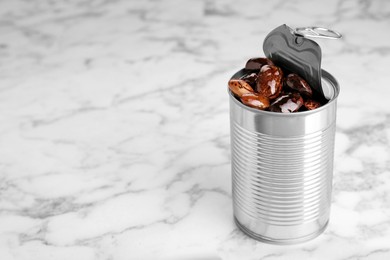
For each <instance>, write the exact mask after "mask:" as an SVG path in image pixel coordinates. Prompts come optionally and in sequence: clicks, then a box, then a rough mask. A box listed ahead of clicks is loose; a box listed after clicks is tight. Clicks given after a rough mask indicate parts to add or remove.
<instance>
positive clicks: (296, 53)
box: [263, 24, 326, 98]
mask: <svg viewBox="0 0 390 260" xmlns="http://www.w3.org/2000/svg"><path fill="white" fill-rule="evenodd" d="M263 51H264V54H265V55H266V56H267V58H269V59H271V60H272V61H273V62H274V63H275V64H276V65H278V66H280V67H282V68H284V69H287V70H289V71H293V72H294V73H297V74H298V75H300V76H301V77H302V78H304V79H305V80H306V81H307V83H308V84H309V85H310V86H311V87H312V88H313V89H314V90H315V91H317V92H318V93H319V94H320V95H322V96H323V97H325V98H326V93H324V91H323V89H322V85H321V57H322V54H321V48H320V46H319V45H318V44H317V43H316V42H315V41H312V40H310V39H307V38H306V37H304V36H303V35H302V34H298V33H296V32H295V30H293V29H292V28H290V27H288V26H287V25H285V24H284V25H281V26H279V27H277V28H275V29H274V30H272V31H271V32H270V33H269V34H268V35H267V37H266V38H265V39H264V43H263Z"/></svg>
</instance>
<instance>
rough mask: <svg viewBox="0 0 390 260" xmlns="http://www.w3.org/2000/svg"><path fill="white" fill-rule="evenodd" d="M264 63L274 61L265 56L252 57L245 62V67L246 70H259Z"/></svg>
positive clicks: (270, 63) (267, 63) (269, 63)
mask: <svg viewBox="0 0 390 260" xmlns="http://www.w3.org/2000/svg"><path fill="white" fill-rule="evenodd" d="M264 65H274V63H273V62H272V61H271V60H270V59H267V58H252V59H250V60H248V61H247V62H246V65H245V68H246V69H248V70H259V69H261V67H263V66H264Z"/></svg>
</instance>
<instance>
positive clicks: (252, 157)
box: [229, 71, 339, 244]
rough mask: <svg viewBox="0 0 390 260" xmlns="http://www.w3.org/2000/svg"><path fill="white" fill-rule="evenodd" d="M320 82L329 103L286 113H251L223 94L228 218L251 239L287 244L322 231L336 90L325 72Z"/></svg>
mask: <svg viewBox="0 0 390 260" xmlns="http://www.w3.org/2000/svg"><path fill="white" fill-rule="evenodd" d="M239 73H240V72H238V74H239ZM233 77H234V76H233ZM322 83H323V87H325V88H328V89H327V91H328V93H331V94H330V95H331V96H330V100H329V102H328V103H327V104H326V105H324V106H322V107H320V108H318V109H315V110H311V111H305V112H298V113H292V114H283V113H275V112H269V111H260V110H256V109H252V108H250V107H247V106H245V105H243V104H242V103H241V102H240V101H239V100H237V99H236V98H235V97H234V96H233V95H232V93H230V92H229V95H230V126H231V154H232V162H231V163H232V189H233V191H232V194H233V210H234V217H235V221H236V223H237V225H238V226H239V228H240V229H241V230H243V231H244V232H245V233H246V234H248V235H250V236H251V237H253V238H255V239H258V240H262V241H266V242H270V243H276V244H293V243H298V242H303V241H306V240H309V239H311V238H314V237H316V236H317V235H319V234H321V233H322V231H323V230H324V229H325V228H326V226H327V223H328V220H329V213H330V202H331V192H332V176H333V156H334V153H333V151H334V137H335V122H336V108H337V103H336V101H337V96H338V93H339V87H338V84H337V81H336V80H335V79H334V78H333V77H332V76H331V75H330V74H329V73H327V72H326V71H323V82H322Z"/></svg>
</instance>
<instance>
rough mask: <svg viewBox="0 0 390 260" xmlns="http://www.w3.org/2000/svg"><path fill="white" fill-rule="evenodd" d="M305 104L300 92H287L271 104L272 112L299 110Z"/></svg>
mask: <svg viewBox="0 0 390 260" xmlns="http://www.w3.org/2000/svg"><path fill="white" fill-rule="evenodd" d="M302 105H303V99H302V97H301V95H300V94H299V93H287V94H284V95H281V96H280V97H278V98H277V99H276V100H275V101H274V102H273V103H272V104H271V106H270V108H269V110H270V111H272V112H281V113H292V112H296V111H298V110H299V109H300V108H301V106H302Z"/></svg>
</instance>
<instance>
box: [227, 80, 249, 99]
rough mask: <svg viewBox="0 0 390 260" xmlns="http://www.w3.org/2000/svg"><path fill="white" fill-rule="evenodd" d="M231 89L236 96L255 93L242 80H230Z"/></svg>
mask: <svg viewBox="0 0 390 260" xmlns="http://www.w3.org/2000/svg"><path fill="white" fill-rule="evenodd" d="M228 85H229V89H230V91H231V92H233V94H234V95H236V96H238V97H241V96H242V95H243V94H248V93H253V92H254V91H253V89H252V87H251V86H250V85H249V84H248V83H246V82H245V81H243V80H241V79H231V80H229V83H228Z"/></svg>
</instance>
